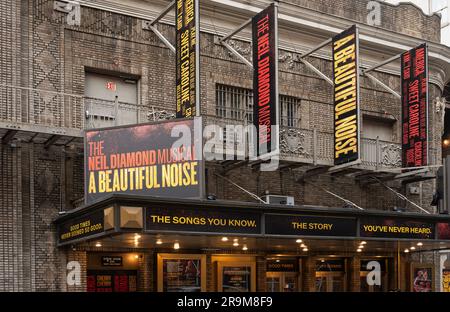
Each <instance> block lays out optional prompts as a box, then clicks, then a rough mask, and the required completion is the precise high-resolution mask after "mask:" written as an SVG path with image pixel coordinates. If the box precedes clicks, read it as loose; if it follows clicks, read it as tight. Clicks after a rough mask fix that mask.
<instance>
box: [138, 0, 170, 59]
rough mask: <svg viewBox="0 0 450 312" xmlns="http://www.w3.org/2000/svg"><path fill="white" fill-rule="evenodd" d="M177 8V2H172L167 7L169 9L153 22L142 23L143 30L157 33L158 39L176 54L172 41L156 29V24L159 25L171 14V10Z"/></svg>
mask: <svg viewBox="0 0 450 312" xmlns="http://www.w3.org/2000/svg"><path fill="white" fill-rule="evenodd" d="M174 6H175V0H173V1H172V2H170V3H169V5H167V7H165V8H164V10H162V11H161V12H160V13H159V14H158V16H156V17H155V18H154V19H153V20H151V21H145V20H144V21H142V29H146V30H150V31H153V32H154V33H155V35H157V36H158V38H159V39H160V40H161V41H162V42H163V43H164V44H165V46H166V47H167V48H169V50H170V51H172V52H173V53H175V47H174V46H173V44H171V43H170V41H169V40H168V39H167V38H166V37H164V35H163V34H162V33H161V32H160V31H159V30H158V29H157V28H156V27H155V24H156V23H158V22H159V21H160V20H161V19H162V18H163V17H164V16H166V15H167V13H169V12H170V10H172V8H173V7H174Z"/></svg>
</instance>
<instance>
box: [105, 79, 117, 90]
mask: <svg viewBox="0 0 450 312" xmlns="http://www.w3.org/2000/svg"><path fill="white" fill-rule="evenodd" d="M106 89H108V90H111V91H116V84H115V83H114V82H112V81H108V82H107V83H106Z"/></svg>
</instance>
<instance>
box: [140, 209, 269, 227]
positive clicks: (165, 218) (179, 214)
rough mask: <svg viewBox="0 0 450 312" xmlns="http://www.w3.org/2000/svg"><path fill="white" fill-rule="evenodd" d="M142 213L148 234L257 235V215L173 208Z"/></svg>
mask: <svg viewBox="0 0 450 312" xmlns="http://www.w3.org/2000/svg"><path fill="white" fill-rule="evenodd" d="M145 213H146V216H145V226H146V228H145V229H146V230H148V231H183V232H202V233H242V234H260V233H261V215H260V214H258V213H250V212H236V211H234V212H231V211H225V210H222V211H221V210H217V209H214V210H212V209H204V210H200V209H195V208H183V209H180V208H174V207H171V208H166V207H164V208H158V207H148V208H147V209H146V210H145Z"/></svg>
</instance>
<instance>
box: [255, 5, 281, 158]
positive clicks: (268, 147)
mask: <svg viewBox="0 0 450 312" xmlns="http://www.w3.org/2000/svg"><path fill="white" fill-rule="evenodd" d="M276 19H277V16H276V7H275V5H274V4H272V5H270V6H269V7H267V8H266V9H264V10H263V11H261V12H260V13H258V14H257V15H255V16H254V17H253V19H252V28H253V68H254V72H253V93H254V104H253V124H254V125H255V127H256V139H257V141H256V142H257V143H256V146H257V155H258V156H262V155H265V154H269V153H271V152H276V151H277V150H278V133H272V130H273V129H272V128H271V126H275V125H278V85H277V84H278V78H277V75H278V73H277V72H278V68H277V63H278V60H277V55H278V43H277V33H276V32H277V29H276V28H277V20H276Z"/></svg>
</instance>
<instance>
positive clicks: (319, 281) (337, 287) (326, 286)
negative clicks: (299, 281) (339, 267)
mask: <svg viewBox="0 0 450 312" xmlns="http://www.w3.org/2000/svg"><path fill="white" fill-rule="evenodd" d="M316 291H317V292H342V291H346V284H345V274H344V273H341V272H316Z"/></svg>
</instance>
